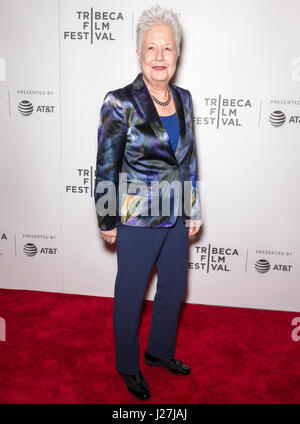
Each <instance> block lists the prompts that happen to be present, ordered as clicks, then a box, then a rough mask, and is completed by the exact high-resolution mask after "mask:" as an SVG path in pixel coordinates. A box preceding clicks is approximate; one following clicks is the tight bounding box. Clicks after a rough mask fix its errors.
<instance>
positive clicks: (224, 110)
mask: <svg viewBox="0 0 300 424" xmlns="http://www.w3.org/2000/svg"><path fill="white" fill-rule="evenodd" d="M203 100H204V107H205V110H206V113H205V114H204V115H203V116H198V117H194V118H193V120H194V123H195V124H197V125H210V126H214V127H216V128H217V129H219V128H220V127H240V126H242V125H243V123H242V121H241V116H240V115H241V111H244V110H248V109H251V108H252V105H251V102H250V100H249V99H237V98H227V97H222V96H221V94H219V96H218V97H205V98H204V99H203Z"/></svg>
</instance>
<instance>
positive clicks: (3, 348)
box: [0, 289, 300, 404]
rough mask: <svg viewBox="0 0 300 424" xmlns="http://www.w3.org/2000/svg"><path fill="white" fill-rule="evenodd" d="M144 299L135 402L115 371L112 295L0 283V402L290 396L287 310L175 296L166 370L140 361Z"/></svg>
mask: <svg viewBox="0 0 300 424" xmlns="http://www.w3.org/2000/svg"><path fill="white" fill-rule="evenodd" d="M152 305H153V302H149V301H145V304H144V308H143V312H142V319H141V325H140V330H139V337H140V358H141V370H142V372H143V374H144V375H145V377H146V379H147V381H148V383H149V386H150V388H151V392H152V397H151V399H150V400H149V401H147V402H142V401H139V400H135V399H134V398H133V397H132V396H131V395H130V394H129V393H128V392H127V389H126V387H125V383H124V381H123V380H122V378H121V377H120V376H119V374H117V372H116V370H115V353H114V340H113V328H112V311H113V299H111V298H101V297H92V296H79V295H68V294H56V293H45V292H36V291H24V290H4V289H1V290H0V316H1V317H3V318H4V319H5V320H6V341H3V342H0V361H1V362H0V365H1V373H0V403H140V404H141V403H143V404H144V403H183V404H184V403H187V404H189V403H191V404H192V403H299V402H300V361H299V357H300V342H294V341H293V340H292V338H291V331H292V329H293V327H292V326H291V321H292V319H293V318H294V317H295V316H297V315H298V316H300V313H297V312H277V311H262V310H254V309H241V308H228V307H218V306H204V305H189V304H184V305H183V307H182V311H181V316H180V323H179V328H178V336H177V347H176V355H175V356H176V357H177V358H179V359H181V360H183V362H186V363H187V364H189V365H190V366H191V370H192V373H191V375H190V376H188V377H178V376H174V375H172V374H170V373H168V371H166V370H164V369H162V368H159V367H149V366H147V365H145V364H144V363H143V361H142V358H143V353H144V350H145V347H146V342H147V337H148V332H149V328H150V320H151V311H152Z"/></svg>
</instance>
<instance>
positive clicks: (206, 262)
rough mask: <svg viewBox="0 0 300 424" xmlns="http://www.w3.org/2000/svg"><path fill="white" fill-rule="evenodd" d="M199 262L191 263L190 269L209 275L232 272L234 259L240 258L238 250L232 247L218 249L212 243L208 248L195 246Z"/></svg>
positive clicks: (189, 264)
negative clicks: (213, 272) (210, 273)
mask: <svg viewBox="0 0 300 424" xmlns="http://www.w3.org/2000/svg"><path fill="white" fill-rule="evenodd" d="M194 249H195V251H196V255H198V258H199V259H198V261H196V262H189V263H188V268H190V269H195V270H199V271H205V272H206V273H209V272H211V271H215V272H230V271H232V263H233V261H234V258H239V252H238V250H237V249H235V248H234V249H233V248H231V247H217V246H212V245H211V244H210V243H209V244H208V245H207V246H195V247H194Z"/></svg>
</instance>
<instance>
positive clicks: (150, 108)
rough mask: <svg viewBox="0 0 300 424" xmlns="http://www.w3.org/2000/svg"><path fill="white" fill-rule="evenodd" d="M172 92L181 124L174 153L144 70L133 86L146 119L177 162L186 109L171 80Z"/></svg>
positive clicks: (182, 137)
mask: <svg viewBox="0 0 300 424" xmlns="http://www.w3.org/2000/svg"><path fill="white" fill-rule="evenodd" d="M170 87H171V92H172V95H173V99H174V103H175V108H176V113H177V118H178V124H179V139H178V144H177V148H176V151H175V153H174V151H173V149H172V146H171V143H170V139H169V136H168V133H167V132H166V130H165V128H164V126H163V124H162V122H161V119H160V117H159V115H158V113H157V110H156V107H155V106H154V104H153V100H152V98H151V95H150V93H149V90H148V88H147V86H146V84H145V83H144V80H143V78H142V72H140V73H139V74H138V76H137V77H136V79H135V80H134V82H133V88H134V90H135V91H136V95H137V97H138V100H139V106H140V107H141V109H142V111H143V113H144V119H145V120H146V121H147V122H148V123H149V124H150V126H151V128H152V129H153V131H154V133H155V134H156V136H157V137H158V139H159V140H160V141H161V142H162V144H163V145H164V146H165V148H166V149H167V150H168V152H169V154H170V156H171V157H172V158H173V160H174V161H175V162H177V163H178V162H179V156H180V151H181V149H182V143H183V140H184V137H185V133H186V128H185V118H184V110H183V104H182V100H181V97H180V94H179V92H178V91H177V90H176V87H175V86H174V85H173V84H172V83H171V82H170Z"/></svg>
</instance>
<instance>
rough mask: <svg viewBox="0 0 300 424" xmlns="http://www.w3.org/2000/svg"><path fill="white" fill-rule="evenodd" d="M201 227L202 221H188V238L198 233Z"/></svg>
mask: <svg viewBox="0 0 300 424" xmlns="http://www.w3.org/2000/svg"><path fill="white" fill-rule="evenodd" d="M201 225H202V219H194V220H193V221H190V227H189V237H191V236H193V235H195V234H196V233H198V231H199V230H200V227H201Z"/></svg>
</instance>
